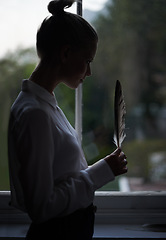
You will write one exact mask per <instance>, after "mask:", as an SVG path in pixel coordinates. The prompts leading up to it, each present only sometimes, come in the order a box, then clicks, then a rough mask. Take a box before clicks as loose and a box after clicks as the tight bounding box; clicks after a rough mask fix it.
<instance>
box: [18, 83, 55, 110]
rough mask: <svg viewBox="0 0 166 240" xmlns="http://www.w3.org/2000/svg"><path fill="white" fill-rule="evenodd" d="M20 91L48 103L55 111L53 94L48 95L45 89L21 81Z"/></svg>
mask: <svg viewBox="0 0 166 240" xmlns="http://www.w3.org/2000/svg"><path fill="white" fill-rule="evenodd" d="M22 91H23V92H31V93H33V94H34V95H36V96H37V97H39V98H41V99H42V100H43V101H45V102H47V103H49V104H50V105H51V106H53V107H54V108H55V109H56V108H57V106H58V103H57V100H56V97H55V94H54V93H53V95H52V94H51V93H49V92H48V91H47V90H46V89H45V88H43V87H41V86H39V85H38V84H36V83H34V82H32V81H30V80H27V79H26V80H23V82H22Z"/></svg>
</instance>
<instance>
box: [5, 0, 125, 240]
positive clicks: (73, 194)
mask: <svg viewBox="0 0 166 240" xmlns="http://www.w3.org/2000/svg"><path fill="white" fill-rule="evenodd" d="M72 3H73V1H70V0H59V1H52V2H50V3H49V5H48V10H49V12H50V13H51V14H52V16H51V17H49V18H46V19H45V20H44V21H43V23H42V25H41V27H40V29H39V30H38V33H37V44H36V45H37V53H38V56H39V58H40V62H39V64H38V66H37V67H36V69H35V70H34V72H33V73H32V75H31V76H30V78H29V79H28V80H24V81H23V83H22V91H21V92H20V94H19V96H18V97H17V99H16V101H15V102H14V104H13V106H12V108H11V115H10V123H9V167H10V180H11V181H10V182H11V203H12V205H13V206H15V207H17V208H19V209H21V210H23V211H25V212H27V213H28V215H29V216H30V218H31V220H32V224H31V226H30V228H29V231H28V233H27V237H26V239H28V240H29V239H37V238H40V237H44V238H45V239H58V240H59V239H63V240H65V239H70V237H71V239H77V240H81V239H84V240H89V239H92V235H93V225H94V207H93V204H92V203H93V198H94V192H95V191H96V190H97V189H98V188H100V187H102V186H103V185H105V184H106V183H108V182H109V181H112V180H114V178H115V176H117V175H120V174H123V173H126V172H127V167H126V164H127V161H126V159H125V158H126V157H125V155H124V153H123V152H121V150H120V149H117V150H116V151H115V152H113V153H112V154H110V155H108V156H107V157H105V158H104V159H102V160H100V161H98V162H97V163H96V164H94V165H92V166H91V167H88V166H87V162H86V160H85V157H84V154H83V151H82V148H81V145H80V143H79V140H78V138H77V134H76V132H75V130H74V129H73V128H72V126H71V125H70V123H69V122H68V120H67V119H66V117H65V116H64V114H63V112H62V110H61V109H60V108H59V107H58V104H57V101H56V98H55V96H54V93H53V91H54V89H55V88H56V86H57V85H58V84H59V83H61V82H63V83H64V84H66V85H67V86H68V87H70V88H73V89H75V88H77V87H78V85H79V84H80V83H82V82H83V81H84V79H85V78H86V76H90V75H91V69H90V63H91V62H92V61H93V59H94V57H95V53H96V49H97V41H98V37H97V34H96V32H95V30H94V29H93V28H92V26H90V25H89V24H88V23H87V22H86V21H85V20H84V19H83V18H81V17H80V16H78V15H75V14H71V13H67V12H65V11H64V8H65V7H70V6H71V5H72Z"/></svg>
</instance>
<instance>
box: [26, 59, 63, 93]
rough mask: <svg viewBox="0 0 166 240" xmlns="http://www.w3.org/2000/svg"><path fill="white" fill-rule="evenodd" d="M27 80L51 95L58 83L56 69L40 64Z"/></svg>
mask: <svg viewBox="0 0 166 240" xmlns="http://www.w3.org/2000/svg"><path fill="white" fill-rule="evenodd" d="M29 80H31V81H33V82H35V83H36V84H38V85H40V86H41V87H43V88H45V89H46V90H47V91H48V92H50V93H51V94H53V91H54V89H55V88H56V86H57V85H58V83H59V82H60V81H58V69H57V67H56V68H55V69H53V68H51V67H50V66H49V65H46V64H44V63H42V62H40V63H39V64H38V66H37V67H36V69H35V70H34V72H33V73H32V75H31V76H30V78H29Z"/></svg>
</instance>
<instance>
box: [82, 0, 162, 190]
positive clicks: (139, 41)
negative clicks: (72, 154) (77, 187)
mask: <svg viewBox="0 0 166 240" xmlns="http://www.w3.org/2000/svg"><path fill="white" fill-rule="evenodd" d="M165 16H166V1H163V0H157V1H156V0H149V1H146V0H140V1H133V0H123V1H119V0H113V1H111V0H109V1H108V2H107V4H106V6H105V8H104V9H103V10H102V11H100V12H99V13H98V14H96V16H95V20H94V21H93V25H94V26H95V28H96V29H97V32H98V34H99V46H98V52H97V56H96V59H95V61H94V63H93V76H92V77H90V78H89V79H87V81H86V82H85V84H84V92H83V96H84V100H83V106H84V107H83V130H84V132H83V146H84V150H85V154H86V157H87V159H88V162H89V163H90V164H91V163H93V162H95V161H97V160H98V159H100V158H103V157H104V156H106V155H108V154H109V153H111V152H112V151H113V150H114V149H115V148H116V147H115V145H114V144H113V132H114V120H113V100H114V88H115V82H116V80H117V79H118V80H120V81H121V84H122V86H123V91H124V97H125V102H126V108H127V115H126V134H127V137H126V139H125V141H124V143H123V146H122V148H123V151H124V152H125V154H126V155H127V157H128V168H129V171H128V173H127V174H126V175H124V176H122V177H123V178H121V177H119V178H118V179H117V180H116V182H115V183H110V184H108V185H107V186H106V187H104V188H102V190H115V186H114V185H116V186H117V188H116V190H117V191H118V190H121V191H128V190H130V191H137V190H143V191H144V190H156V191H160V190H166V45H165V42H166V28H165V26H166V18H165Z"/></svg>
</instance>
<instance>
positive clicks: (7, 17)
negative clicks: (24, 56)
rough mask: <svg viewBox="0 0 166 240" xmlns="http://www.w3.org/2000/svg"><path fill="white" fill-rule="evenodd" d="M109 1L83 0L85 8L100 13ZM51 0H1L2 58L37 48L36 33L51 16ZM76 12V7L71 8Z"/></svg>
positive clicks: (0, 33) (0, 50)
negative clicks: (21, 49)
mask: <svg viewBox="0 0 166 240" xmlns="http://www.w3.org/2000/svg"><path fill="white" fill-rule="evenodd" d="M106 1H107V0H83V8H84V9H89V10H92V11H99V10H100V9H102V8H103V7H104V4H105V3H106ZM48 3H49V0H0V58H2V57H3V56H4V55H5V54H6V53H7V52H8V51H14V50H15V49H16V48H18V47H31V46H35V40H36V31H37V29H38V27H39V26H40V24H41V22H42V20H43V19H44V18H45V17H47V16H49V13H48V11H47V5H48ZM70 11H72V12H75V11H76V5H75V6H73V7H72V9H71V8H70Z"/></svg>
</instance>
